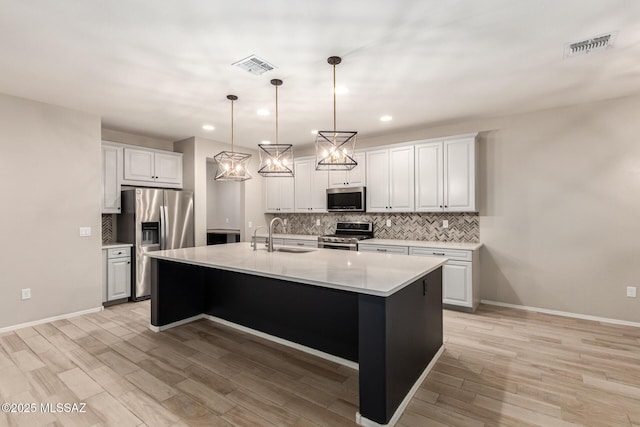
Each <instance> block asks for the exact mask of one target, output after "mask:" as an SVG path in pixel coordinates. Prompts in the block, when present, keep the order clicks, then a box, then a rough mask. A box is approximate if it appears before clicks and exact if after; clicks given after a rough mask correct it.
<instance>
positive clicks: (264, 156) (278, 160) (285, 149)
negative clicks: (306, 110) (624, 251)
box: [258, 79, 293, 178]
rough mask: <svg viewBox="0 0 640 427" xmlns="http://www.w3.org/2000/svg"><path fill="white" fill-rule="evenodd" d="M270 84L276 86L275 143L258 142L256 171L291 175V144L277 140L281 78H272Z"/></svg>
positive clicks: (270, 174) (284, 175)
mask: <svg viewBox="0 0 640 427" xmlns="http://www.w3.org/2000/svg"><path fill="white" fill-rule="evenodd" d="M271 84H272V85H274V86H275V87H276V143H275V144H258V148H259V149H260V167H259V168H258V173H259V174H260V175H262V176H264V177H267V178H268V177H276V176H280V177H292V176H293V145H291V144H280V143H279V141H278V86H282V80H280V79H273V80H271Z"/></svg>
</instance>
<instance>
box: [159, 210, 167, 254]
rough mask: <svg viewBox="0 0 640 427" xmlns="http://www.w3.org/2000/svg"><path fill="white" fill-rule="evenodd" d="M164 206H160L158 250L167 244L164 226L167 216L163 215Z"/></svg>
mask: <svg viewBox="0 0 640 427" xmlns="http://www.w3.org/2000/svg"><path fill="white" fill-rule="evenodd" d="M164 208H165V207H164V206H160V250H164V249H165V247H166V245H167V243H166V240H167V235H166V233H165V228H164V227H165V225H166V222H167V217H166V215H165V211H164Z"/></svg>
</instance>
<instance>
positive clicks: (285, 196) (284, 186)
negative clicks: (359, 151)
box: [273, 177, 295, 212]
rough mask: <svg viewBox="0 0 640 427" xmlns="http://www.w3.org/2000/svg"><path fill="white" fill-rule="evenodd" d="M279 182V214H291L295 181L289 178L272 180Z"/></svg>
mask: <svg viewBox="0 0 640 427" xmlns="http://www.w3.org/2000/svg"><path fill="white" fill-rule="evenodd" d="M273 179H275V180H277V181H280V212H293V209H294V204H295V181H294V179H293V178H291V177H287V178H283V177H280V178H273Z"/></svg>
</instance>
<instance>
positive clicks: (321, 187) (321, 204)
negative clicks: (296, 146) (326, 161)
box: [296, 161, 329, 212]
mask: <svg viewBox="0 0 640 427" xmlns="http://www.w3.org/2000/svg"><path fill="white" fill-rule="evenodd" d="M328 182H329V172H328V171H317V170H315V167H313V161H312V162H311V196H310V197H311V210H312V211H313V212H326V211H327V184H328ZM297 185H298V184H297V183H296V191H297V189H298V187H297Z"/></svg>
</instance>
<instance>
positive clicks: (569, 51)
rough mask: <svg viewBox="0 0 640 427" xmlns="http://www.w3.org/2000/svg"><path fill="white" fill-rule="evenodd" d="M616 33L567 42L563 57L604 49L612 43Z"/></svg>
mask: <svg viewBox="0 0 640 427" xmlns="http://www.w3.org/2000/svg"><path fill="white" fill-rule="evenodd" d="M616 35H617V33H616V32H613V33H608V34H603V35H601V36H596V37H592V38H590V39H586V40H580V41H578V42H574V43H568V44H567V45H566V46H565V47H564V57H565V58H571V57H574V56H580V55H586V54H588V53H594V52H599V51H602V50H605V49H606V48H607V47H609V46H611V45H612V43H613V41H614V40H615V38H616Z"/></svg>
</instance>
